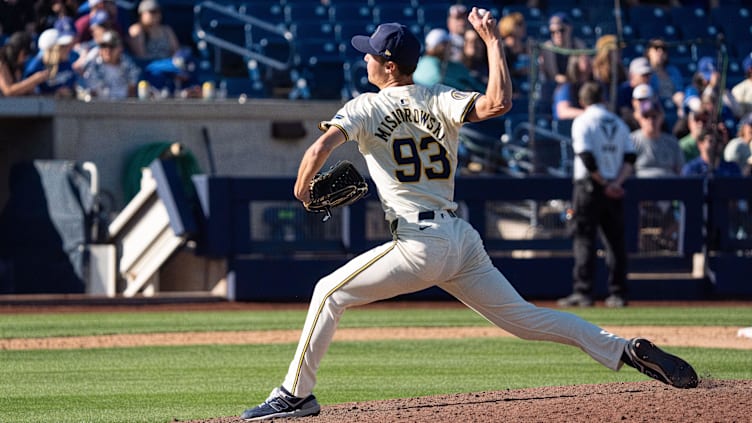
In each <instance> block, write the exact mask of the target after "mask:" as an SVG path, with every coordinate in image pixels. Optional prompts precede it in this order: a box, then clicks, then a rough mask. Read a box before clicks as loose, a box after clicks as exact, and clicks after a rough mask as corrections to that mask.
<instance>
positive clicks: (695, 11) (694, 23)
mask: <svg viewBox="0 0 752 423" xmlns="http://www.w3.org/2000/svg"><path fill="white" fill-rule="evenodd" d="M668 13H669V15H670V16H671V22H672V23H673V25H674V26H675V27H676V28H677V29H678V30H679V35H680V37H681V39H684V40H689V39H692V38H705V37H707V28H708V25H710V19H709V18H708V16H707V14H706V13H705V10H703V9H702V8H699V7H690V6H679V7H672V8H671V9H669V12H668Z"/></svg>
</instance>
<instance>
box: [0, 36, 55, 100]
mask: <svg viewBox="0 0 752 423" xmlns="http://www.w3.org/2000/svg"><path fill="white" fill-rule="evenodd" d="M30 54H31V35H29V33H27V32H25V31H19V32H16V33H14V34H13V35H11V36H10V38H8V41H6V43H5V44H4V45H3V46H2V47H0V94H2V95H0V97H3V96H5V97H16V96H21V95H26V94H30V93H32V92H34V89H35V88H36V87H37V85H39V84H41V83H42V82H44V81H46V80H47V78H49V76H50V70H49V69H46V68H45V69H42V70H39V71H37V72H35V73H33V74H30V75H29V76H28V77H25V78H24V76H23V73H24V64H25V63H26V60H27V59H28V58H29V55H30Z"/></svg>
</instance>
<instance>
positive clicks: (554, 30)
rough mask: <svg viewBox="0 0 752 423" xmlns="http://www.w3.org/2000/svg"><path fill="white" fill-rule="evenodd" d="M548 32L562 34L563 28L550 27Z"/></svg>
mask: <svg viewBox="0 0 752 423" xmlns="http://www.w3.org/2000/svg"><path fill="white" fill-rule="evenodd" d="M550 32H551V33H552V34H563V33H564V30H563V29H552V30H550Z"/></svg>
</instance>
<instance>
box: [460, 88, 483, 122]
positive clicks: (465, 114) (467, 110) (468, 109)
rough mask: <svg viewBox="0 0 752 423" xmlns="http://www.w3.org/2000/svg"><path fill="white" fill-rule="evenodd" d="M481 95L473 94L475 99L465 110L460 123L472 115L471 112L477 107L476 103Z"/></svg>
mask: <svg viewBox="0 0 752 423" xmlns="http://www.w3.org/2000/svg"><path fill="white" fill-rule="evenodd" d="M479 95H480V93H473V98H472V100H470V101H469V102H468V103H467V106H465V110H464V111H463V112H462V119H460V122H464V121H465V117H466V116H467V114H468V113H470V110H471V109H472V108H473V107H474V106H475V101H476V100H478V96H479Z"/></svg>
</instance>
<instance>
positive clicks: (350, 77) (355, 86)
mask: <svg viewBox="0 0 752 423" xmlns="http://www.w3.org/2000/svg"><path fill="white" fill-rule="evenodd" d="M344 67H345V77H346V79H347V91H348V95H349V96H350V97H355V96H357V95H359V94H362V93H367V92H377V91H378V88H377V87H376V86H375V85H373V84H371V83H370V82H368V73H367V72H366V62H365V61H363V60H350V61H347V62H346V63H345V65H344Z"/></svg>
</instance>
